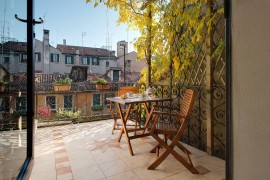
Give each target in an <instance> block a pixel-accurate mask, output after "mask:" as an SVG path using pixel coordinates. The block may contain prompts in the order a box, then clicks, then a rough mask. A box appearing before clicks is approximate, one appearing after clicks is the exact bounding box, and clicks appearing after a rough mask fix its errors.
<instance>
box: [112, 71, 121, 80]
mask: <svg viewBox="0 0 270 180" xmlns="http://www.w3.org/2000/svg"><path fill="white" fill-rule="evenodd" d="M115 72H118V80H115V79H114V77H115V75H114V73H115ZM119 81H120V74H119V71H118V70H113V82H119Z"/></svg>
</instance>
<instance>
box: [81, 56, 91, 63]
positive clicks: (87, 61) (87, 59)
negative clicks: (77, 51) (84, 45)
mask: <svg viewBox="0 0 270 180" xmlns="http://www.w3.org/2000/svg"><path fill="white" fill-rule="evenodd" d="M84 60H86V63H85V62H84ZM81 63H82V65H90V57H89V56H83V57H82V61H81Z"/></svg>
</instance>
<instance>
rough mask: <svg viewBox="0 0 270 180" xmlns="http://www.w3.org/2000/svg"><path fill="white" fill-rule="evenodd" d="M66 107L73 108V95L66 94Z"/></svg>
mask: <svg viewBox="0 0 270 180" xmlns="http://www.w3.org/2000/svg"><path fill="white" fill-rule="evenodd" d="M64 109H67V110H71V109H72V96H64Z"/></svg>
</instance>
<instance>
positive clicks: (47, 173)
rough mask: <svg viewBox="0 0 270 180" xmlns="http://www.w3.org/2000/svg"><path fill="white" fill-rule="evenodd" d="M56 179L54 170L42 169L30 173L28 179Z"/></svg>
mask: <svg viewBox="0 0 270 180" xmlns="http://www.w3.org/2000/svg"><path fill="white" fill-rule="evenodd" d="M48 179H50V180H56V171H55V170H50V171H44V172H41V173H33V172H32V173H31V175H30V178H29V180H48Z"/></svg>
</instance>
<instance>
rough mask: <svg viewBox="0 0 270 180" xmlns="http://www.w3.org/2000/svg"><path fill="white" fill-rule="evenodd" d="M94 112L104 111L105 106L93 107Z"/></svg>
mask: <svg viewBox="0 0 270 180" xmlns="http://www.w3.org/2000/svg"><path fill="white" fill-rule="evenodd" d="M91 109H92V111H101V110H102V109H103V106H102V105H95V106H92V108H91Z"/></svg>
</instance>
